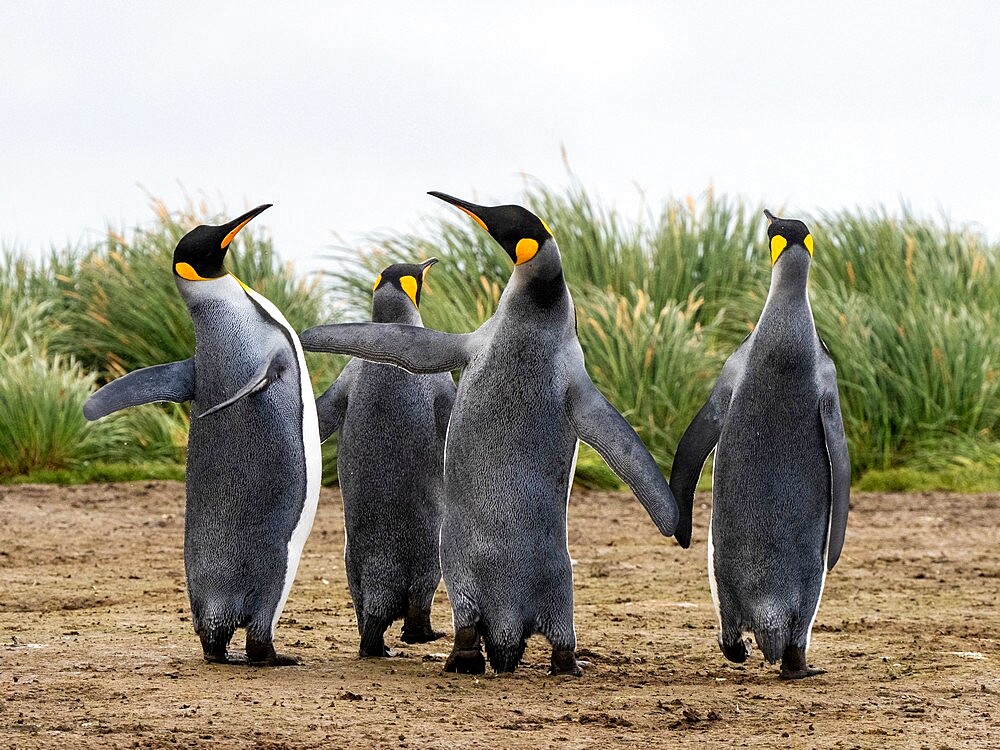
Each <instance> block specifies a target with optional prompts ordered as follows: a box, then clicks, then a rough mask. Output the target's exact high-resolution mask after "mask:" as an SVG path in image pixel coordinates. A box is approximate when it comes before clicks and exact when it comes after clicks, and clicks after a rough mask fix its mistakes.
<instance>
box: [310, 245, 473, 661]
mask: <svg viewBox="0 0 1000 750" xmlns="http://www.w3.org/2000/svg"><path fill="white" fill-rule="evenodd" d="M436 262H437V259H436V258H431V259H430V260H428V261H426V262H424V263H422V264H420V265H414V264H409V263H397V264H395V265H391V266H389V267H388V268H386V269H385V270H384V271H382V273H381V274H379V276H378V278H377V279H376V280H375V288H374V290H373V293H372V320H373V321H374V322H376V323H400V324H404V325H410V326H422V325H423V321H422V320H421V319H420V309H419V306H420V293H421V291H422V290H423V283H424V278H425V276H426V275H427V271H428V270H429V269H430V267H431V266H432V265H433V264H434V263H436ZM454 400H455V381H454V380H452V377H451V374H450V373H446V372H445V373H439V374H436V375H413V374H412V373H409V372H407V371H406V370H402V369H400V368H398V367H394V366H393V365H386V364H377V363H375V362H366V361H365V360H361V359H352V360H351V361H350V362H348V363H347V366H346V367H345V368H344V370H343V371H342V372H341V373H340V376H339V377H338V378H337V380H336V381H334V383H333V385H331V386H330V388H329V389H328V390H327V391H326V393H324V394H323V395H322V396H320V397H319V399H318V400H317V402H316V408H317V411H318V412H319V424H320V439H321V440H326V439H327V438H328V437H329V436H330V435H331V434H333V433H334V432H336V431H337V430H340V439H339V441H338V444H337V475H338V477H339V479H340V488H341V492H342V494H343V496H344V528H345V536H346V545H345V548H344V561H345V564H346V567H347V582H348V585H349V587H350V590H351V598H352V599H353V600H354V609H355V612H356V613H357V617H358V631H359V633H360V634H361V648H360V654H361V656H388V655H390V654H391V652H390V651H389V650H388V649H387V648H386V646H385V638H384V635H385V631H386V628H388V627H389V625H390V624H391V623H392V622H393V621H394V620H398V619H400V618H403V633H402V640H403V642H404V643H427V642H428V641H433V640H437V639H438V638H440V637H441V636H442V635H444V634H443V633H439V632H436V631H435V630H434V629H433V628H432V627H431V602H432V600H433V599H434V591H435V590H436V589H437V585H438V582H439V581H440V580H441V564H440V561H439V557H438V537H439V535H440V533H441V514H442V511H443V502H444V479H443V465H444V437H445V432H446V431H447V429H448V417H449V416H450V415H451V406H452V403H453V402H454Z"/></svg>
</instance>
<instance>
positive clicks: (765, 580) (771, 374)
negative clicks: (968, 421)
mask: <svg viewBox="0 0 1000 750" xmlns="http://www.w3.org/2000/svg"><path fill="white" fill-rule="evenodd" d="M765 214H766V215H767V218H768V222H769V225H768V230H767V235H768V241H769V246H770V252H771V263H772V266H773V270H772V272H771V286H770V289H769V291H768V294H767V300H766V302H765V303H764V309H763V311H762V312H761V315H760V319H759V320H758V321H757V325H756V326H755V327H754V330H753V332H752V333H750V335H749V336H747V338H746V339H745V340H744V341H743V343H742V344H741V345H740V347H739V348H738V349H737V350H736V352H735V353H733V354H732V356H730V357H729V359H728V360H727V361H726V364H725V366H724V367H723V368H722V372H721V374H720V375H719V378H718V381H717V382H716V384H715V387H714V389H713V390H712V393H711V395H710V396H709V398H708V401H707V402H706V403H705V405H704V406H702V408H701V410H700V411H699V412H698V414H697V415H696V416H695V418H694V420H693V421H692V422H691V424H690V425H689V426H688V428H687V430H686V431H685V433H684V435H683V436H682V438H681V441H680V443H679V444H678V446H677V452H676V455H675V457H674V463H673V468H672V471H671V475H670V486H671V488H672V489H673V491H674V494H675V496H676V498H677V501H678V503H679V505H680V523H679V525H678V529H677V535H678V538H680V537H682V536H684V537H685V538H690V534H691V514H692V507H693V503H694V492H695V486H696V485H697V483H698V478H699V476H700V474H701V470H702V467H703V465H704V464H705V461H706V460H707V458H708V455H709V454H710V453H711V452H712V450H713V449H714V450H715V459H714V467H713V486H712V516H711V521H710V523H709V527H708V573H709V584H710V588H711V593H712V602H713V604H714V605H715V611H716V615H717V616H718V619H719V635H718V642H719V647H720V648H721V649H722V653H723V654H724V655H725V657H726V659H728V660H729V661H732V662H736V663H743V662H744V661H746V659H747V657H748V656H749V654H750V650H751V642H750V639H749V638H746V637H745V634H752V635H753V637H754V640H756V642H757V646H758V648H760V650H761V651H762V652H763V655H764V659H765V660H766V661H767V662H768V663H770V664H774V663H775V662H776V661H779V660H780V661H781V671H780V676H781V677H782V678H783V679H799V678H803V677H810V676H812V675H817V674H822V673H823V672H824V670H822V669H816V668H814V667H811V666H809V664H808V663H807V661H806V651H807V649H808V648H809V637H810V633H811V631H812V626H813V621H814V620H815V618H816V613H817V611H818V610H819V603H820V598H821V596H822V593H823V585H824V583H825V581H826V574H827V572H828V571H830V570H832V569H833V567H834V565H836V563H837V560H838V558H839V557H840V552H841V550H842V548H843V546H844V534H845V531H846V528H847V512H848V506H849V502H850V487H851V467H850V459H849V456H848V452H847V439H846V436H845V434H844V424H843V419H842V417H841V411H840V399H839V395H838V391H837V373H836V368H835V367H834V363H833V359H832V358H831V356H830V353H829V351H828V350H827V348H826V345H825V344H824V343H823V341H822V340H821V339H820V338H819V335H818V334H817V332H816V325H815V323H814V321H813V315H812V309H811V308H810V306H809V291H808V281H809V269H810V265H811V263H812V257H813V238H812V235H811V234H810V233H809V229H808V228H807V227H806V225H805V224H803V223H802V222H801V221H798V220H795V219H781V218H778V217H776V216H774V215H773V214H771V213H770V212H769V211H765Z"/></svg>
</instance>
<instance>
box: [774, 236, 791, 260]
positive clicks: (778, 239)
mask: <svg viewBox="0 0 1000 750" xmlns="http://www.w3.org/2000/svg"><path fill="white" fill-rule="evenodd" d="M786 247H788V240H786V239H785V238H784V237H782V236H781V235H780V234H776V235H774V237H772V238H771V265H772V266H773V265H774V264H775V263H777V262H778V256H779V255H781V251H782V250H784V249H785V248H786Z"/></svg>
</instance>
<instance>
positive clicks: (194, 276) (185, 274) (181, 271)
mask: <svg viewBox="0 0 1000 750" xmlns="http://www.w3.org/2000/svg"><path fill="white" fill-rule="evenodd" d="M174 273H176V274H177V275H178V276H180V277H181V278H182V279H186V280H187V281H208V280H209V279H206V278H205V277H204V276H202V275H201V274H199V273H198V272H197V271H195V270H194V266H192V265H191V264H190V263H178V264H177V265H175V266H174Z"/></svg>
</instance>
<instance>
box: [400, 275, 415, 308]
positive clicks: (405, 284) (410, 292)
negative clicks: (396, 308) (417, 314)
mask: <svg viewBox="0 0 1000 750" xmlns="http://www.w3.org/2000/svg"><path fill="white" fill-rule="evenodd" d="M399 286H400V287H401V288H402V289H403V291H404V292H406V296H407V297H409V298H410V302H412V303H413V306H414V307H419V305H417V280H416V279H415V278H414V277H412V276H403V277H402V278H401V279H400V280H399Z"/></svg>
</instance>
